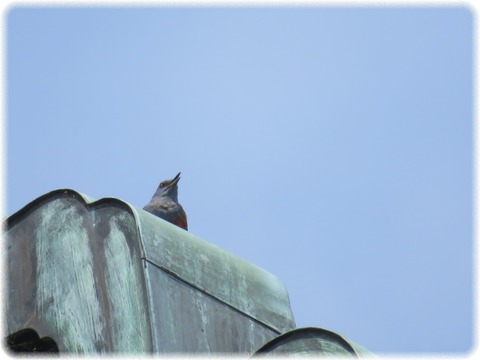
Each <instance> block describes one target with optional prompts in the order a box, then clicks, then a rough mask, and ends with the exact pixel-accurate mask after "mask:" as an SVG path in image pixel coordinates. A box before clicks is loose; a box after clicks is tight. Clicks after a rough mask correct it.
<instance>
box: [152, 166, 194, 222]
mask: <svg viewBox="0 0 480 360" xmlns="http://www.w3.org/2000/svg"><path fill="white" fill-rule="evenodd" d="M180 174H181V173H178V174H177V175H176V176H175V177H174V178H173V179H171V180H164V181H162V182H161V183H160V185H158V188H157V191H155V193H154V194H153V196H152V199H151V200H150V201H149V203H148V204H147V205H145V206H144V207H143V210H145V211H148V212H149V213H151V214H153V215H156V216H158V217H159V218H161V219H163V220H166V221H168V222H170V223H172V224H174V225H177V226H179V227H181V228H182V229H184V230H188V223H187V214H186V213H185V210H183V207H182V205H180V204H179V202H178V185H177V184H178V181H179V180H180Z"/></svg>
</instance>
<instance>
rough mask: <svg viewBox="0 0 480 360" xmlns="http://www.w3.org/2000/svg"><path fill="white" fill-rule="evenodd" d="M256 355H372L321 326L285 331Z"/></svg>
mask: <svg viewBox="0 0 480 360" xmlns="http://www.w3.org/2000/svg"><path fill="white" fill-rule="evenodd" d="M254 355H255V356H257V357H259V356H260V357H265V356H266V357H278V356H282V357H298V356H332V355H336V356H343V357H354V358H356V357H368V356H372V353H371V352H369V351H368V350H367V349H365V348H364V347H362V346H360V345H358V344H356V343H354V342H353V341H351V340H348V339H346V338H345V337H343V336H341V335H339V334H337V333H335V332H333V331H330V330H326V329H322V328H317V327H308V328H297V329H294V330H291V331H289V332H286V333H284V334H282V335H280V336H278V337H276V338H275V339H273V340H270V341H269V342H268V343H266V344H265V345H263V346H262V347H261V348H260V349H258V350H257V351H256V352H255V354H254Z"/></svg>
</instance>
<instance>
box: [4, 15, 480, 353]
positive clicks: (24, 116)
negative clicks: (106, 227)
mask: <svg viewBox="0 0 480 360" xmlns="http://www.w3.org/2000/svg"><path fill="white" fill-rule="evenodd" d="M4 16H5V18H4V20H5V21H6V26H7V27H6V50H7V53H6V65H7V69H6V95H7V101H6V110H7V112H6V121H5V134H6V137H7V146H6V160H7V161H6V164H7V168H6V170H7V177H6V180H7V184H6V190H7V193H6V195H7V203H6V212H7V215H10V214H12V213H13V212H15V211H17V210H18V209H20V208H21V207H22V206H24V205H26V204H27V203H28V202H30V201H31V200H33V199H35V198H36V197H38V196H40V195H42V194H44V193H46V192H48V191H50V190H53V189H56V188H64V187H68V188H73V189H75V190H77V191H80V192H82V193H84V194H87V195H89V196H91V197H94V198H98V199H99V198H103V197H117V198H120V199H123V200H125V201H127V202H129V203H131V204H133V205H134V206H138V207H143V206H144V205H145V204H146V203H147V202H148V201H149V200H150V197H151V196H152V194H153V192H154V191H155V189H156V187H157V186H158V183H159V182H160V181H161V180H163V179H167V178H172V177H173V176H174V175H175V174H176V173H177V172H178V171H181V172H182V179H181V181H180V189H179V200H180V202H181V203H182V204H183V206H184V208H185V210H186V211H187V214H188V217H189V229H190V231H191V232H192V233H194V234H196V235H198V236H200V237H201V238H203V239H205V240H208V241H210V242H212V243H214V244H216V245H218V246H220V247H222V248H224V249H226V250H228V251H230V252H232V253H234V254H236V255H239V256H241V257H243V258H245V259H247V260H249V261H251V262H253V263H255V264H257V265H259V266H260V267H262V268H264V269H266V270H268V271H270V272H272V273H273V274H275V275H276V276H278V277H279V278H280V279H281V280H282V281H283V282H284V284H285V285H286V287H287V288H288V291H289V294H290V300H291V304H292V308H293V311H294V314H295V318H296V322H297V326H298V327H303V326H319V327H324V328H327V329H331V330H333V331H336V332H339V333H341V334H343V335H345V336H346V337H348V338H350V339H352V340H354V341H356V342H358V343H359V344H361V345H363V346H365V347H366V348H368V349H369V350H371V351H373V352H377V353H444V352H448V353H464V352H466V351H469V350H470V349H471V347H472V345H473V290H472V285H473V277H472V274H473V273H472V272H473V211H472V210H473V179H472V176H473V170H472V165H473V94H472V90H473V58H472V56H473V50H472V49H473V16H474V14H473V13H472V11H471V10H470V9H469V8H467V7H461V6H452V7H433V6H430V7H419V6H413V7H405V6H404V7H332V6H330V7H326V6H317V7H303V8H301V7H283V8H282V7H249V8H248V7H223V8H222V7H217V8H214V7H188V6H187V7H175V6H171V7H150V8H142V7H129V8H119V7H117V8H115V7H105V8H102V7H91V8H86V7H85V8H78V7H63V8H62V7H39V6H37V7H31V8H29V7H13V8H11V9H10V10H9V11H8V12H5V13H4Z"/></svg>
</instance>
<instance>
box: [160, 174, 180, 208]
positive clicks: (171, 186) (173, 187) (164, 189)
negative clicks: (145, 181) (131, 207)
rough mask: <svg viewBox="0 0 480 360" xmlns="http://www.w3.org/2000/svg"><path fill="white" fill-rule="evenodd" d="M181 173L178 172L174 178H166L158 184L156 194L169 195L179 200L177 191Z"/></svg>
mask: <svg viewBox="0 0 480 360" xmlns="http://www.w3.org/2000/svg"><path fill="white" fill-rule="evenodd" d="M180 174H181V173H178V174H177V175H176V176H175V177H174V178H173V179H171V180H164V181H162V182H161V183H160V185H158V188H157V191H156V192H155V195H154V197H155V196H159V197H162V196H168V197H170V198H172V199H173V200H175V201H177V192H178V186H177V183H178V181H179V180H180Z"/></svg>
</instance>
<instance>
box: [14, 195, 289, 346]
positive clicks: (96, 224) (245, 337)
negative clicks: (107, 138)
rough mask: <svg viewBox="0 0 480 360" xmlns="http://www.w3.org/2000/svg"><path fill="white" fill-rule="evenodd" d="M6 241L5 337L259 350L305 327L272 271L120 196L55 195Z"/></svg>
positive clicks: (26, 214)
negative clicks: (30, 333) (298, 324)
mask: <svg viewBox="0 0 480 360" xmlns="http://www.w3.org/2000/svg"><path fill="white" fill-rule="evenodd" d="M5 236H6V242H7V267H8V274H7V289H8V294H7V296H6V311H7V316H6V319H7V333H8V334H12V333H16V332H19V331H21V330H22V329H27V328H31V329H34V330H35V331H36V332H38V334H39V336H40V337H42V338H47V337H48V339H53V340H55V342H56V344H57V345H58V349H59V351H60V352H73V353H94V352H124V353H144V352H150V353H167V352H197V353H198V352H200V353H218V352H225V353H232V352H233V353H246V354H251V353H253V351H254V350H255V349H258V348H260V347H261V346H262V345H263V344H265V343H266V342H267V341H269V340H271V339H273V338H275V337H276V336H278V335H279V334H281V333H284V332H286V331H289V330H292V329H293V328H294V327H295V322H294V319H293V314H292V312H291V308H290V303H289V298H288V294H287V291H286V289H285V287H284V286H283V284H282V283H281V282H280V281H279V280H278V279H277V278H276V277H274V276H273V275H272V274H270V273H268V272H266V271H264V270H262V269H260V268H259V267H257V266H255V265H253V264H250V263H249V262H247V261H245V260H242V259H240V258H238V257H236V256H234V255H232V254H229V253H227V252H226V251H223V250H222V249H220V248H218V247H217V246H215V245H213V244H210V243H208V242H206V241H204V240H202V239H200V238H198V237H197V236H195V235H193V234H192V233H190V232H186V231H184V230H182V229H180V228H178V227H176V226H174V225H171V224H169V223H167V222H165V221H163V220H162V219H159V218H157V217H155V216H153V215H151V214H149V213H147V212H145V211H143V210H139V209H137V208H135V207H133V206H131V205H129V204H128V203H126V202H124V201H121V200H119V199H115V198H106V199H101V200H99V201H93V200H92V199H90V198H88V197H86V196H84V195H82V194H80V193H78V192H76V191H74V190H69V189H61V190H56V191H52V192H50V193H48V194H45V195H43V196H41V197H40V198H38V199H36V200H34V201H33V202H31V203H30V204H28V205H27V206H26V207H24V208H23V209H21V210H20V211H18V212H17V213H15V214H14V215H12V216H11V217H10V218H9V219H8V220H7V222H6V227H5Z"/></svg>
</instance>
